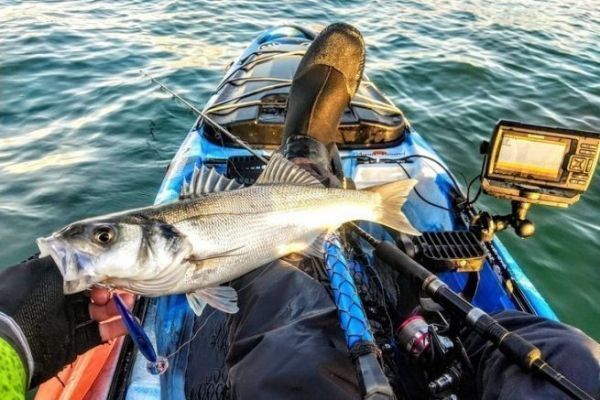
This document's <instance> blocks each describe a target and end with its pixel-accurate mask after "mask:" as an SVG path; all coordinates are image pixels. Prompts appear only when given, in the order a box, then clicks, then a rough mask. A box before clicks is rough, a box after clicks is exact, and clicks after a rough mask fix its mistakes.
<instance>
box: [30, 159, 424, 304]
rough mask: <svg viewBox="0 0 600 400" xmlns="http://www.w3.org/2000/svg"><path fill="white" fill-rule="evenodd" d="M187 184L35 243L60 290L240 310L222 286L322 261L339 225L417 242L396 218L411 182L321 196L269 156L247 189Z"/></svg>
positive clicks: (202, 171)
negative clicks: (373, 228) (295, 261)
mask: <svg viewBox="0 0 600 400" xmlns="http://www.w3.org/2000/svg"><path fill="white" fill-rule="evenodd" d="M189 182H190V184H189V185H188V186H186V187H184V188H182V191H181V200H180V201H178V202H174V203H171V204H167V205H161V206H152V207H146V208H142V209H137V210H131V211H125V212H121V213H116V214H110V215H107V216H103V217H98V218H91V219H87V220H83V221H79V222H76V223H73V224H71V225H69V226H67V227H66V228H64V229H62V230H60V231H58V232H56V233H54V234H53V235H52V236H51V237H49V238H43V239H39V240H38V245H39V246H40V250H41V251H42V254H50V255H51V256H52V257H53V258H54V260H55V261H56V263H57V265H58V267H59V269H60V271H61V273H62V274H63V277H64V278H65V292H66V293H73V292H76V291H80V290H83V289H86V288H87V287H89V286H90V285H93V284H99V285H104V286H109V287H114V288H122V289H125V290H129V291H132V292H134V293H138V294H141V295H145V296H162V295H165V294H173V293H186V294H187V296H188V300H189V302H190V306H191V307H192V309H193V310H194V312H196V313H197V314H200V313H201V312H202V310H203V308H204V306H205V305H206V304H207V303H208V304H211V305H212V306H214V307H216V308H218V309H220V310H222V311H225V312H236V311H237V309H238V308H237V304H236V301H237V300H236V299H237V294H236V293H235V291H234V290H233V289H232V288H229V287H221V286H219V285H221V284H223V283H225V282H228V281H231V280H233V279H236V278H238V277H240V276H242V275H244V274H246V273H248V272H250V271H252V270H254V269H256V268H258V267H260V266H261V265H264V264H267V263H269V262H270V261H273V260H276V259H278V258H281V257H283V256H286V255H288V254H290V253H304V254H312V255H322V249H321V248H320V247H319V246H318V244H319V241H318V240H316V239H318V238H320V237H323V235H324V234H325V233H327V232H331V231H333V230H335V229H337V228H338V227H339V226H340V225H342V224H343V223H345V222H349V221H354V220H368V221H374V222H379V223H381V224H383V225H386V226H389V227H391V228H394V229H397V230H399V231H402V232H406V233H412V234H418V232H417V231H416V230H415V229H414V228H413V227H412V226H411V225H410V223H409V222H408V220H407V219H406V217H405V216H404V214H403V213H402V211H401V207H402V205H403V203H404V201H405V200H406V197H407V196H408V193H409V192H410V190H411V189H412V187H413V186H414V185H415V183H416V181H414V180H402V181H397V182H391V183H387V184H384V185H380V186H376V187H372V188H367V189H365V190H360V191H357V190H345V189H336V188H326V187H324V186H322V185H321V184H320V183H319V182H318V181H317V180H316V179H315V178H314V177H313V176H312V175H310V174H309V173H308V172H306V171H305V170H303V169H301V168H299V167H298V166H296V165H295V164H294V163H292V162H290V161H289V160H287V159H285V158H284V157H283V156H281V155H280V154H274V155H272V156H271V160H270V161H269V164H268V165H267V166H266V167H265V170H264V172H263V174H262V175H261V176H260V177H259V178H258V179H257V181H256V184H255V185H253V186H250V187H245V188H239V185H238V184H236V183H235V182H234V181H232V180H230V179H227V178H225V177H224V176H222V175H220V174H218V173H217V172H216V171H215V170H212V169H211V170H209V169H207V168H204V167H202V168H195V169H194V174H193V176H192V178H191V179H190V181H189ZM215 190H221V191H217V192H215Z"/></svg>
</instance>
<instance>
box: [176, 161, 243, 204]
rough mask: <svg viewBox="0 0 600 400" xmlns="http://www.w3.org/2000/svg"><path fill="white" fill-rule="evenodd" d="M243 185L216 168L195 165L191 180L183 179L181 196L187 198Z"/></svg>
mask: <svg viewBox="0 0 600 400" xmlns="http://www.w3.org/2000/svg"><path fill="white" fill-rule="evenodd" d="M243 186H244V185H242V184H239V183H237V182H236V181H235V180H234V179H229V178H226V177H224V176H223V175H221V174H220V173H218V172H217V171H216V170H215V169H214V168H207V167H205V166H204V165H202V166H201V167H200V168H198V167H197V166H194V172H193V173H192V178H191V180H190V182H189V183H188V181H187V180H186V179H184V180H183V185H182V186H181V192H180V193H179V198H180V199H185V198H188V197H194V196H198V195H202V194H208V193H214V192H223V191H227V190H235V189H239V188H241V187H243Z"/></svg>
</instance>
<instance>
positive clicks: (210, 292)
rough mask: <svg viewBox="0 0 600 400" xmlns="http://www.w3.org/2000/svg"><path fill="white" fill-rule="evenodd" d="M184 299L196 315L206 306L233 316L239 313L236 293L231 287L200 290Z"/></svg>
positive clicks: (188, 294)
mask: <svg viewBox="0 0 600 400" xmlns="http://www.w3.org/2000/svg"><path fill="white" fill-rule="evenodd" d="M186 297H187V300H188V303H189V304H190V307H191V308H192V310H193V311H194V313H195V314H196V315H200V314H202V311H203V310H204V307H206V305H207V304H209V305H210V306H211V307H213V308H215V309H217V310H221V311H223V312H225V313H227V314H235V313H237V312H238V311H239V307H238V305H237V300H238V295H237V291H236V290H235V289H234V288H232V287H231V286H217V287H212V288H205V289H200V290H197V291H195V292H192V293H187V294H186Z"/></svg>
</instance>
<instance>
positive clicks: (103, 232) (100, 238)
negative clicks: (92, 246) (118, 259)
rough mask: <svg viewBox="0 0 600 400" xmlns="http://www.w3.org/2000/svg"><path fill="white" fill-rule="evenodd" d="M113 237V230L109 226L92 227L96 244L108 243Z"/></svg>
mask: <svg viewBox="0 0 600 400" xmlns="http://www.w3.org/2000/svg"><path fill="white" fill-rule="evenodd" d="M114 238H115V232H114V230H113V228H111V227H110V226H106V225H104V226H99V227H97V228H96V229H94V240H95V241H96V243H98V244H109V243H110V242H112V241H113V239H114Z"/></svg>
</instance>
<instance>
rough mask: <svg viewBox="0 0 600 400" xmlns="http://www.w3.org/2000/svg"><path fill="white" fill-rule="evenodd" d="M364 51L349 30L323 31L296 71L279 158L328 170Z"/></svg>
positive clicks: (360, 71) (342, 26)
mask: <svg viewBox="0 0 600 400" xmlns="http://www.w3.org/2000/svg"><path fill="white" fill-rule="evenodd" d="M364 64H365V45H364V41H363V38H362V36H361V34H360V32H359V31H358V30H357V29H356V28H354V27H353V26H351V25H348V24H344V23H335V24H331V25H329V26H327V27H326V28H325V29H324V30H323V31H321V33H320V34H319V35H318V36H317V37H316V38H315V40H314V41H313V42H312V43H311V45H310V46H309V48H308V50H307V51H306V54H305V55H304V57H303V58H302V60H301V61H300V65H299V66H298V69H297V70H296V74H295V75H294V79H293V81H292V86H291V88H290V94H289V97H288V108H287V115H286V120H285V126H284V130H283V140H282V143H283V145H284V147H283V152H284V155H285V156H286V157H287V158H289V159H291V158H294V157H304V158H309V159H311V160H313V161H317V162H319V163H322V164H324V165H328V166H329V167H330V164H331V154H330V153H331V149H332V148H335V145H334V144H335V138H336V134H337V128H338V125H339V123H340V119H341V117H342V113H343V112H344V109H345V108H346V107H347V106H348V104H349V103H350V100H351V98H352V96H354V94H355V93H356V91H357V90H358V86H359V85H360V80H361V77H362V74H363V69H364Z"/></svg>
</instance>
